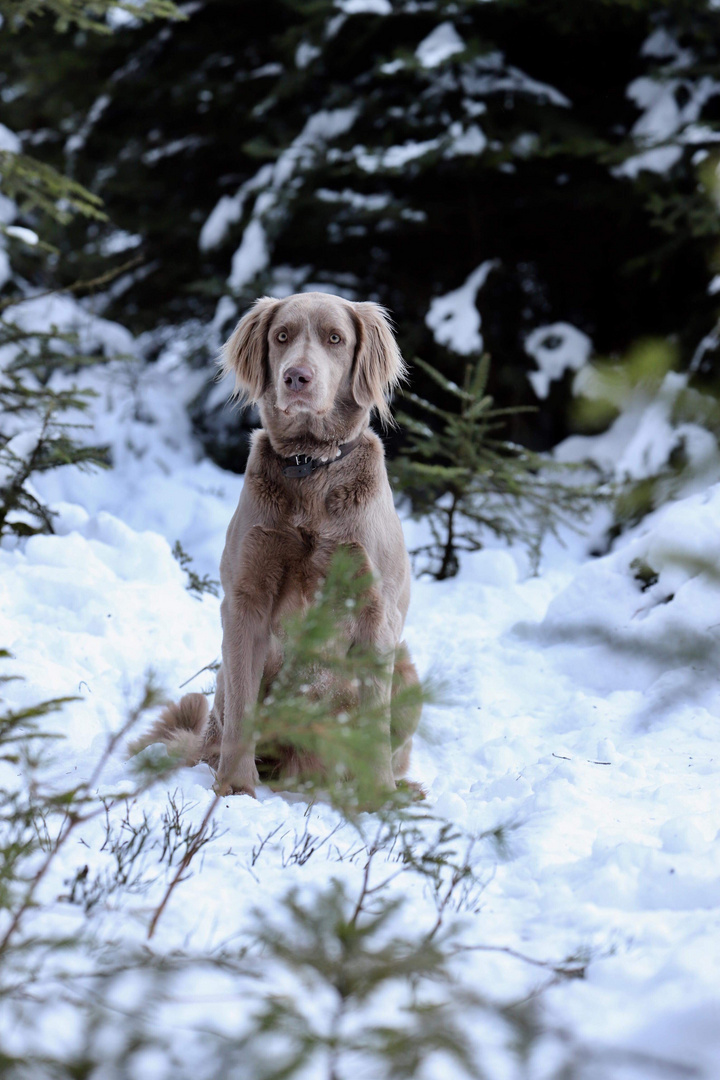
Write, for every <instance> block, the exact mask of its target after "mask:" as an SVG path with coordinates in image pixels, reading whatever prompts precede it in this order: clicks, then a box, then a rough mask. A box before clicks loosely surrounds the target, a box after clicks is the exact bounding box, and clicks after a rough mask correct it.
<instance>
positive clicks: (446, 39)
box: [415, 22, 465, 68]
mask: <svg viewBox="0 0 720 1080" xmlns="http://www.w3.org/2000/svg"><path fill="white" fill-rule="evenodd" d="M464 51H465V42H464V41H463V39H462V38H461V37H460V35H459V34H458V32H457V30H456V29H455V27H454V26H453V24H452V23H451V22H444V23H440V25H439V26H436V27H435V29H434V30H433V31H432V32H431V33H430V34H428V36H427V37H426V38H424V39H423V40H422V41H421V42H420V44H419V45H418V47H417V49H416V50H415V56H416V57H417V59H418V60H419V61H420V63H421V64H422V66H423V67H426V68H434V67H439V66H440V64H442V63H443V62H444V61H445V60H448V59H449V58H450V57H451V56H454V55H455V53H459V52H464Z"/></svg>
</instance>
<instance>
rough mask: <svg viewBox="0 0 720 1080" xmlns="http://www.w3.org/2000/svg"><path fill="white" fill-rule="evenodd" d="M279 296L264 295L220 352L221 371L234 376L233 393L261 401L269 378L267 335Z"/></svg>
mask: <svg viewBox="0 0 720 1080" xmlns="http://www.w3.org/2000/svg"><path fill="white" fill-rule="evenodd" d="M279 303H280V301H279V300H276V299H275V298H274V297H273V296H263V297H262V299H261V300H256V301H255V303H254V304H253V306H252V307H251V308H250V310H249V311H248V312H247V314H246V315H243V317H242V319H241V320H240V322H239V323H238V324H237V326H236V327H235V329H234V330H233V332H232V334H231V335H230V337H229V338H228V340H227V341H226V342H225V344H224V345H223V347H222V351H221V353H220V374H221V376H223V375H229V374H231V373H232V374H233V375H234V376H235V389H234V391H233V396H234V397H242V398H245V399H246V400H247V401H259V400H260V398H261V397H262V395H263V393H264V392H265V389H266V386H267V379H268V367H267V349H268V345H267V336H268V329H269V327H270V322H271V320H272V317H273V315H274V314H275V309H276V308H277V306H278V304H279Z"/></svg>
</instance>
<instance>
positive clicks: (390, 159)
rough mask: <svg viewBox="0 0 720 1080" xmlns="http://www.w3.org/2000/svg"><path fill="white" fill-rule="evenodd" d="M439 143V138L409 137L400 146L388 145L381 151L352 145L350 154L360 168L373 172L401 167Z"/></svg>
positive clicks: (433, 148)
mask: <svg viewBox="0 0 720 1080" xmlns="http://www.w3.org/2000/svg"><path fill="white" fill-rule="evenodd" d="M440 144H441V141H440V139H425V140H424V141H423V142H418V141H417V140H416V139H409V140H408V141H407V142H406V143H402V144H401V145H400V146H389V147H388V148H387V150H383V151H382V152H381V153H377V152H375V151H368V150H367V148H366V147H365V146H354V147H353V149H352V154H353V156H354V158H355V160H356V161H357V163H358V165H359V166H360V168H361V169H364V170H365V172H369V173H374V172H377V171H378V169H402V168H404V167H405V166H406V165H407V164H409V162H411V161H417V160H418V159H419V158H423V157H425V155H426V154H431V153H432V152H433V151H434V150H437V149H438V148H439V146H440Z"/></svg>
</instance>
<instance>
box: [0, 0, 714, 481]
mask: <svg viewBox="0 0 720 1080" xmlns="http://www.w3.org/2000/svg"><path fill="white" fill-rule="evenodd" d="M29 6H30V7H32V5H29ZM13 7H16V8H18V9H22V8H27V7H28V5H27V4H26V5H23V4H17V5H12V4H10V5H5V6H4V7H3V10H4V11H5V12H6V16H5V19H6V23H5V26H4V28H3V31H2V35H1V38H0V96H1V97H2V122H3V123H5V124H6V125H7V126H8V127H9V128H10V129H11V130H12V131H14V132H16V133H17V134H18V135H19V136H20V139H21V141H22V145H23V149H24V151H25V152H26V153H28V154H31V155H33V156H34V157H35V158H37V159H40V160H41V161H42V162H47V163H49V164H51V165H52V166H54V167H55V168H56V169H58V170H59V171H60V172H62V173H64V174H65V175H68V176H70V177H71V178H73V179H75V180H77V181H79V182H81V183H82V184H83V185H85V187H87V188H88V189H89V190H90V191H91V192H93V193H94V194H96V195H97V196H99V197H100V198H101V199H102V201H103V206H104V211H105V213H106V215H107V220H105V221H98V220H93V219H88V218H85V217H82V216H77V217H75V218H74V220H73V221H72V222H71V223H70V224H69V225H67V224H59V223H56V224H54V225H52V224H51V225H47V224H46V223H43V238H44V240H46V241H47V242H48V243H49V244H50V245H52V246H53V247H54V248H55V249H56V251H55V253H52V254H50V255H48V254H47V252H45V251H41V250H39V249H32V248H23V249H22V250H18V251H17V252H16V253H15V255H14V258H13V266H14V269H15V271H16V273H17V274H18V275H20V276H21V277H22V278H23V280H24V281H25V282H26V283H27V284H28V287H32V288H35V287H38V286H39V287H42V288H50V287H55V286H68V285H70V284H72V283H74V282H76V281H77V280H84V281H86V280H92V279H95V278H98V277H102V276H103V275H104V274H106V273H107V271H108V270H111V269H113V268H120V267H127V268H126V269H124V270H123V272H122V273H121V274H120V275H119V277H118V278H117V279H116V280H115V281H114V282H113V284H112V285H111V286H110V287H109V288H105V289H104V290H99V291H102V293H103V295H102V305H101V306H102V313H103V314H104V315H106V316H107V317H109V318H112V319H117V320H119V321H120V322H122V323H123V324H124V325H126V326H127V327H128V328H129V329H130V330H131V331H133V333H135V334H145V335H146V336H145V338H143V339H141V340H142V341H143V342H144V347H145V349H146V355H147V357H148V359H150V360H152V358H153V352H154V351H156V350H157V349H158V348H159V342H161V341H163V340H167V335H169V334H178V335H179V336H180V337H181V338H182V339H183V340H184V342H185V343H186V346H187V352H188V355H189V357H190V359H191V362H192V363H194V364H197V365H206V366H208V369H209V368H210V365H211V363H212V359H213V356H214V353H215V350H216V348H217V342H218V340H219V339H220V338H221V337H222V336H223V334H225V333H227V332H229V330H230V329H231V327H232V325H233V322H234V320H235V319H236V318H237V317H238V315H239V314H241V313H242V311H243V310H244V309H245V308H246V307H247V305H248V304H249V303H250V302H251V301H252V300H253V299H254V298H255V297H256V296H258V295H262V294H264V293H270V294H272V293H273V292H278V291H279V290H280V291H284V292H290V291H296V290H301V289H303V288H307V287H310V286H312V285H318V287H320V288H327V289H331V290H337V291H339V292H341V293H344V294H345V295H348V296H350V297H352V298H359V299H367V298H371V299H375V300H377V301H380V302H381V303H383V304H385V305H387V307H388V308H389V309H390V311H391V312H392V315H393V318H394V319H395V321H396V324H397V328H398V334H399V338H400V341H401V345H402V348H403V351H404V353H405V355H406V357H407V358H408V360H409V361H411V362H412V360H413V358H414V357H415V356H419V357H421V358H422V359H423V360H424V361H426V362H428V363H430V364H432V365H433V366H434V367H436V368H438V369H439V370H440V371H442V372H443V373H444V374H445V375H446V376H448V377H449V378H451V379H458V380H460V379H461V378H462V372H463V369H464V366H465V363H466V360H467V357H466V356H465V355H462V354H461V353H458V352H457V351H454V350H453V349H452V348H451V347H450V346H449V345H443V344H440V343H438V341H437V340H435V337H434V335H433V333H432V331H431V330H430V328H429V327H428V325H427V323H426V321H425V319H426V315H427V313H428V309H429V307H430V304H431V301H432V300H433V298H434V297H438V296H442V295H445V294H447V293H448V292H451V291H453V290H455V289H457V288H459V287H460V286H462V284H463V282H465V281H466V279H467V278H468V276H469V275H470V274H471V273H472V271H473V270H474V269H475V268H477V267H478V266H479V265H480V264H482V263H483V262H485V261H487V260H495V262H494V265H493V268H492V270H491V272H490V273H489V274H488V277H487V280H486V282H485V284H484V286H483V287H482V288H481V289H480V290H479V291H478V294H477V306H478V308H479V311H480V314H481V318H482V336H483V341H484V348H485V350H486V351H487V352H488V353H489V355H490V358H491V369H490V376H489V379H490V382H489V388H490V390H491V391H492V393H493V394H494V396H495V398H496V401H497V403H498V404H500V405H536V404H537V403H538V402H537V399H536V397H535V395H534V393H533V390H532V387H531V385H530V383H529V381H528V379H527V372H528V371H531V370H532V369H533V368H534V367H535V363H534V360H533V359H532V357H531V356H529V355H528V353H527V352H526V350H525V347H524V342H525V339H526V337H527V335H528V334H529V333H530V332H531V331H532V330H533V329H535V328H537V327H542V326H551V325H552V324H554V323H556V322H563V323H569V324H572V325H573V326H575V327H577V328H578V329H580V330H581V331H583V332H584V333H585V334H587V335H588V336H589V337H590V339H591V341H592V345H593V349H594V353H595V355H597V356H602V357H608V356H610V357H612V356H616V357H622V356H624V355H625V354H626V353H627V351H628V350H629V349H630V348H631V347H632V346H633V345H634V343H636V342H637V341H638V340H641V339H645V338H648V337H650V338H670V339H672V340H673V341H674V342H675V343H676V345H677V355H678V364H679V366H680V367H681V368H682V369H687V367H688V366H689V365H690V363H691V362H692V359H693V357H694V356H696V351H697V349H698V345H699V343H700V342H701V341H702V340H703V338H704V337H705V336H706V335H707V334H708V332H709V331H710V330H711V329H712V327H713V326H714V324H715V321H716V318H717V314H718V312H717V307H718V305H717V301H716V298H715V297H714V295H712V294H711V293H709V292H708V284H709V282H710V281H711V279H712V277H713V275H714V273H715V271H716V270H718V269H720V260H718V254H717V238H718V231H719V230H720V219H719V218H718V214H717V204H716V201H715V194H714V187H713V182H712V181H713V178H714V170H715V164H716V161H715V149H714V148H715V146H716V139H717V138H718V137H719V136H718V132H717V130H716V121H717V119H718V117H719V116H720V80H718V75H719V74H720V11H718V10H715V6H714V4H713V3H712V2H711V0H687V2H685V0H582V2H581V3H579V2H578V0H494V2H486V3H478V2H476V0H457V2H453V3H444V2H442V0H434V2H432V3H422V2H412V3H409V2H398V0H395V2H393V3H390V0H342V2H338V3H335V4H333V3H331V2H329V0H262V2H256V0H242V2H229V0H205V2H200V3H189V4H186V5H183V6H180V8H179V9H178V13H179V14H180V15H181V17H180V18H177V19H170V20H165V19H160V20H157V21H150V22H147V23H142V22H140V21H139V20H137V19H133V18H128V19H127V20H125V21H123V20H118V19H115V24H116V25H115V26H114V28H113V32H112V33H97V32H94V31H93V30H90V29H87V28H82V27H78V25H77V24H70V25H68V27H67V28H66V29H65V30H64V31H63V27H62V26H61V27H60V28H59V29H60V30H61V32H60V33H58V25H57V20H56V17H55V15H54V14H53V13H52V12H50V13H48V12H47V11H45V12H44V13H43V12H42V11H41V13H40V14H38V15H37V17H35V18H31V19H30V20H29V21H28V20H27V19H23V20H21V19H17V20H15V21H14V20H13V17H12V9H13ZM23 15H27V11H24V12H23ZM443 26H444V27H445V29H446V32H447V27H448V26H449V27H450V31H449V33H450V39H451V41H452V34H453V33H454V34H455V35H456V36H457V38H459V39H460V41H461V47H459V46H456V47H455V49H454V51H453V50H452V48H451V50H450V52H449V54H448V55H447V56H445V57H444V58H442V59H441V60H440V61H439V62H437V63H423V61H422V58H421V55H418V54H417V50H418V47H419V46H420V44H421V43H422V42H424V41H425V40H426V39H427V38H428V35H430V34H431V33H433V31H437V29H438V27H443ZM441 37H442V34H441ZM649 41H650V44H648V42H649ZM637 80H644V82H643V83H641V84H639V85H640V89H639V90H638V89H637V87H638V83H637V82H636V81H637ZM716 80H718V81H716ZM633 86H634V87H635V88H636V89H635V91H633V89H632V88H633ZM653 87H654V89H653ZM643 94H644V96H645V104H644V105H643V97H642V95H643ZM653 94H654V95H655V98H656V99H657V103H656V104H657V107H656V108H655V112H654V113H653V114H652V116H651V117H650V118H648V112H649V109H650V107H649V106H648V105H647V100H648V99H651V98H653ZM343 110H346V111H347V110H351V111H352V114H350V113H347V114H346V115H348V116H350V115H352V120H351V122H350V121H347V120H346V121H345V124H344V126H343V122H342V120H340V121H338V119H337V118H338V117H342V111H343ZM650 111H652V110H650ZM333 117H334V118H335V119H334V120H333ZM328 118H329V119H328ZM413 143H415V144H421V145H420V146H419V148H418V149H417V150H416V151H411V152H412V153H413V154H414V155H415V156H412V157H411V158H410V159H409V160H404V161H403V160H398V157H397V154H393V153H392V152H389V151H391V148H392V147H398V146H404V147H407V146H408V144H413ZM658 149H665V150H670V151H671V152H670V153H669V154H666V156H665V158H663V157H660V158H659V160H660V161H661V163H662V164H661V166H660V167H658V165H657V164H655V165H653V166H652V168H645V167H637V165H636V166H635V167H633V166H632V161H633V159H635V158H637V156H638V155H640V154H644V153H647V151H648V150H650V151H657V150H658ZM363 155H364V156H363ZM628 161H630V163H631V165H630V167H627V166H625V167H623V163H626V162H628ZM263 169H264V170H265V171H264V172H263V171H262V170H263ZM220 200H225V201H224V202H223V204H222V206H221V209H220V210H218V211H216V212H215V217H214V219H213V221H214V223H215V226H217V227H215V226H213V228H210V225H206V223H207V222H208V219H209V218H210V216H211V214H212V213H213V211H214V210H215V208H216V207H217V206H218V203H219V202H220ZM221 217H222V221H221V220H220V218H221ZM34 218H35V219H38V218H39V211H38V210H37V209H35V210H33V209H32V206H31V205H30V204H28V205H26V214H25V220H26V223H30V224H32V223H33V220H34ZM211 224H212V222H211ZM204 226H205V232H203V227H204ZM248 229H250V232H249V233H248ZM243 236H245V237H246V239H247V242H248V243H250V242H251V241H253V238H254V240H255V256H256V257H255V259H254V261H253V259H252V258H251V259H250V262H249V263H247V262H246V268H245V271H244V272H239V273H235V274H234V276H233V274H232V273H231V271H232V267H233V255H234V253H235V252H236V251H237V249H238V248H239V246H240V244H241V241H242V240H243ZM258 238H259V239H258ZM258 243H259V247H260V249H262V250H261V251H260V254H259V256H258ZM128 264H129V265H128ZM248 267H249V269H248ZM229 278H230V283H228V279H229ZM95 310H98V308H97V307H96V309H95ZM209 324H212V326H213V333H212V334H210V333H208V331H207V327H208V325H209ZM553 344H554V343H553V340H552V336H551V337H550V339H549V341H548V345H549V347H550V348H552V347H553ZM696 360H697V357H696ZM695 367H696V368H697V372H696V376H695V377H696V379H699V380H701V381H704V383H705V384H707V383H708V382H712V380H713V379H714V374H715V367H716V357H715V355H714V352H713V349H712V348H707V349H705V351H704V352H703V356H702V363H697V362H696V364H695ZM570 381H571V375H570V374H566V376H565V377H564V379H561V380H558V381H556V382H554V383H553V384H552V388H551V392H550V395H549V397H548V400H547V401H546V402H544V403H543V404H542V408H541V409H540V410H538V411H537V412H536V413H533V414H525V413H521V414H518V415H517V416H515V417H514V418H513V419H512V420H511V422H510V427H509V429H508V430H509V432H510V434H511V436H512V437H513V438H515V439H517V440H518V441H521V442H523V443H525V444H526V445H528V446H530V447H532V448H534V449H546V448H548V447H550V446H552V445H553V444H554V443H556V442H557V441H558V440H559V439H561V438H562V437H563V436H564V435H566V434H567V433H568V432H569V431H570V430H571V429H572V427H573V424H575V425H576V426H577V423H578V421H577V420H575V421H573V420H572V419H571V415H570V411H569V409H568V388H569V385H570ZM413 384H414V387H415V389H416V390H418V392H420V393H424V394H427V393H429V392H430V391H431V386H430V384H429V383H428V381H427V377H426V376H425V375H424V373H423V371H422V370H420V369H418V368H416V370H415V371H414V374H413ZM435 393H437V391H435ZM193 413H194V422H195V425H196V430H197V432H198V434H199V435H200V436H201V438H203V440H204V441H205V444H206V446H207V448H208V450H209V451H210V453H212V454H213V456H214V457H215V458H216V459H217V460H219V461H220V462H221V464H223V465H225V466H227V467H229V468H234V469H240V468H242V467H243V462H244V449H243V446H244V444H243V440H242V438H241V433H240V431H239V426H238V423H237V415H236V414H233V416H232V417H231V418H230V422H229V423H228V418H227V414H226V413H222V405H221V403H220V402H219V401H218V400H217V394H215V395H214V396H213V392H212V389H210V388H209V389H208V390H207V391H206V392H204V393H203V394H202V395H201V397H200V398H199V399H198V401H197V402H196V403H195V406H194V409H193ZM399 440H400V441H401V440H402V435H401V434H400V435H397V434H396V435H395V436H394V437H393V439H391V443H390V449H391V451H392V449H393V447H394V446H396V445H397V443H398V441H399Z"/></svg>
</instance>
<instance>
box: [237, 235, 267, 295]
mask: <svg viewBox="0 0 720 1080" xmlns="http://www.w3.org/2000/svg"><path fill="white" fill-rule="evenodd" d="M269 261H270V253H269V251H268V245H267V236H266V233H265V229H264V228H263V226H262V224H261V223H260V221H259V220H258V219H257V218H254V219H253V220H252V221H251V222H249V223H248V226H247V228H246V229H245V232H244V233H243V238H242V243H241V244H240V247H239V248H238V249H237V251H236V252H235V254H234V255H233V258H232V268H231V270H230V277H229V278H228V285H229V286H230V288H231V289H240V288H242V286H243V285H245V284H247V282H248V281H252V279H253V278H254V277H255V275H256V274H259V273H260V271H261V270H264V269H265V267H266V266H267V265H268V263H269Z"/></svg>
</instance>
